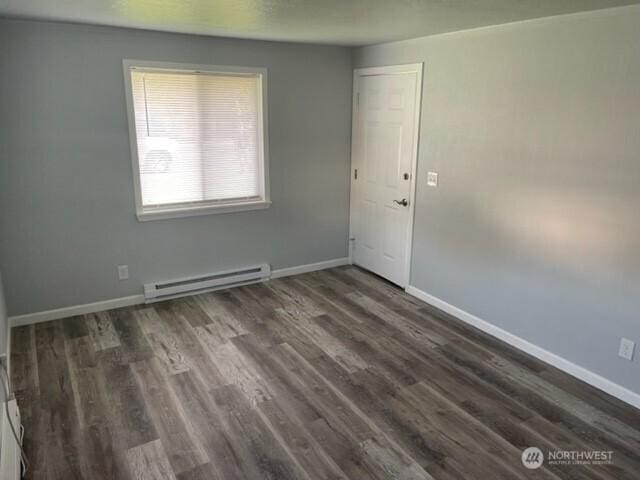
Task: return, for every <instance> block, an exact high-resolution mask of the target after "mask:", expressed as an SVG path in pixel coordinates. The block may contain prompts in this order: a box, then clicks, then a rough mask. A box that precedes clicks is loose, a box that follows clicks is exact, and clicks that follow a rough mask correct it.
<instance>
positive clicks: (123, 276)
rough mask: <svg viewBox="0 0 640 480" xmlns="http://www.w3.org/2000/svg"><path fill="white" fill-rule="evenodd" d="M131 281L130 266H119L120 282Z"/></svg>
mask: <svg viewBox="0 0 640 480" xmlns="http://www.w3.org/2000/svg"><path fill="white" fill-rule="evenodd" d="M128 279H129V265H118V280H128Z"/></svg>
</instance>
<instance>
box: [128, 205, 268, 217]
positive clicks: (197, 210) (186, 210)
mask: <svg viewBox="0 0 640 480" xmlns="http://www.w3.org/2000/svg"><path fill="white" fill-rule="evenodd" d="M270 206H271V201H269V200H260V201H255V202H243V203H227V204H220V205H195V206H194V205H189V206H185V207H175V206H174V207H171V208H154V209H148V210H143V211H142V212H137V213H136V216H137V217H138V221H140V222H148V221H151V220H166V219H168V218H180V217H194V216H197V215H215V214H220V213H233V212H246V211H249V210H264V209H265V208H269V207H270Z"/></svg>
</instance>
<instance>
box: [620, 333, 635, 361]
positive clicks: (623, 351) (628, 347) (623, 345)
mask: <svg viewBox="0 0 640 480" xmlns="http://www.w3.org/2000/svg"><path fill="white" fill-rule="evenodd" d="M635 347H636V344H635V342H633V341H631V340H629V339H628V338H621V339H620V350H618V355H619V356H621V357H622V358H626V359H627V360H633V350H634V349H635Z"/></svg>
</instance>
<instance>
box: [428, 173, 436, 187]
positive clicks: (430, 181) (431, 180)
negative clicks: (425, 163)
mask: <svg viewBox="0 0 640 480" xmlns="http://www.w3.org/2000/svg"><path fill="white" fill-rule="evenodd" d="M427 185H429V186H430V187H437V186H438V174H437V173H436V172H427Z"/></svg>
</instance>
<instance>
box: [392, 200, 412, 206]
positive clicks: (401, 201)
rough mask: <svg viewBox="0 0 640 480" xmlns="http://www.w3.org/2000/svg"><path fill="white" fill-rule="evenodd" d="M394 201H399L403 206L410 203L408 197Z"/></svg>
mask: <svg viewBox="0 0 640 480" xmlns="http://www.w3.org/2000/svg"><path fill="white" fill-rule="evenodd" d="M393 203H397V204H398V205H402V206H403V207H406V206H407V205H409V202H407V199H406V198H403V199H402V200H394V201H393Z"/></svg>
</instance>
